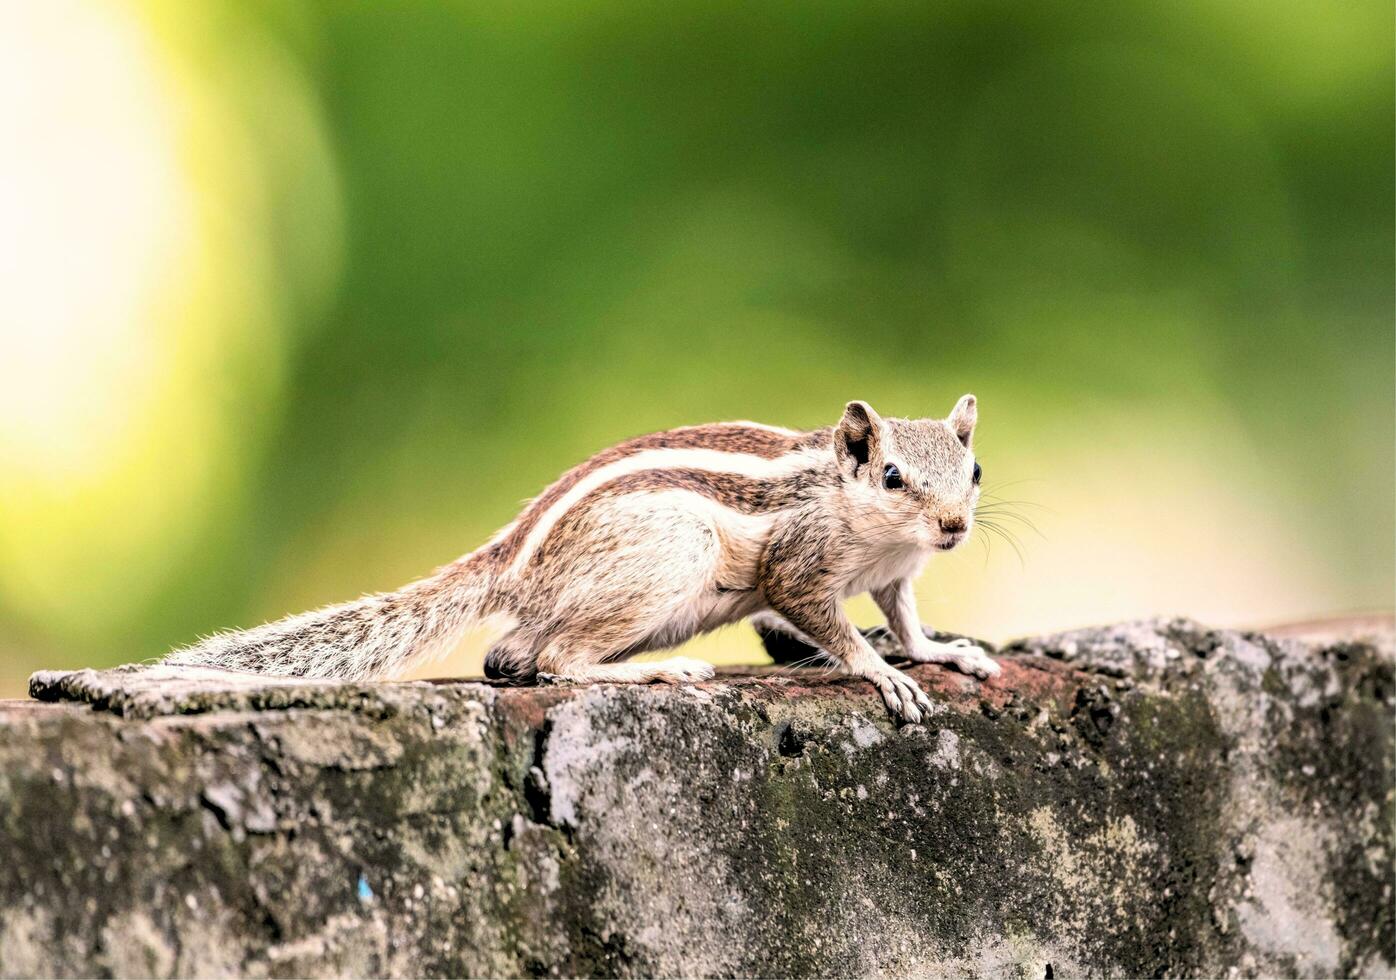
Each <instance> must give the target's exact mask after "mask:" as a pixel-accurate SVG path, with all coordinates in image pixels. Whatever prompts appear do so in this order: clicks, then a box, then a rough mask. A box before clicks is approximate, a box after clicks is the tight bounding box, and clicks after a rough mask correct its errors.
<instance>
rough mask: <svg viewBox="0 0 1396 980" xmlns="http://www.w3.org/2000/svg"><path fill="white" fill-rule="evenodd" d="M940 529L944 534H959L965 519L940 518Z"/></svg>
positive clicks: (963, 527)
mask: <svg viewBox="0 0 1396 980" xmlns="http://www.w3.org/2000/svg"><path fill="white" fill-rule="evenodd" d="M940 529H941V530H942V531H944V532H945V533H946V534H959V533H960V532H961V531H963V530H964V529H965V519H964V518H963V517H942V518H941V519H940Z"/></svg>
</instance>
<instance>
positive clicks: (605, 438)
mask: <svg viewBox="0 0 1396 980" xmlns="http://www.w3.org/2000/svg"><path fill="white" fill-rule="evenodd" d="M1392 38H1393V13H1392V5H1391V3H1390V0H1377V2H1368V0H1353V2H1342V3H1320V2H1315V0H1310V2H1298V3H1296V2H1282V0H1266V2H1263V3H1262V2H1220V3H1219V2H1216V0H1207V2H1188V0H1121V2H1116V3H1110V4H1079V3H1035V4H1025V3H1021V2H1013V3H1001V2H982V0H974V2H954V0H947V2H939V3H934V4H926V3H920V4H912V3H895V2H871V3H869V2H862V3H846V4H845V3H822V2H819V3H806V4H785V3H780V4H777V3H768V4H759V3H758V4H750V3H742V4H729V3H715V2H711V0H705V2H702V3H686V2H674V3H663V4H656V3H643V4H641V3H624V4H623V3H590V4H588V3H524V4H485V3H481V4H470V5H461V4H444V3H406V4H369V3H350V2H324V3H309V2H286V3H265V2H262V3H257V2H253V3H249V2H247V0H236V2H214V0H201V2H199V3H194V4H185V3H174V2H170V3H141V4H125V5H123V4H114V3H108V2H97V0H93V2H89V3H51V4H50V3H46V4H38V3H35V4H9V5H5V7H4V8H3V11H0V123H3V132H5V133H6V134H7V139H6V145H5V147H4V149H3V150H0V342H2V344H3V346H0V694H4V695H11V696H13V695H17V694H19V693H20V692H22V690H23V683H24V678H25V677H26V676H27V674H28V672H29V671H31V670H33V669H35V668H37V667H40V666H54V667H57V666H78V665H106V664H113V663H117V662H121V661H127V660H133V659H142V658H145V657H149V656H153V655H156V654H159V653H161V652H163V651H164V650H166V649H167V648H169V647H171V646H172V645H176V644H182V643H186V642H189V641H191V640H193V639H194V638H195V637H196V636H198V635H199V634H203V633H208V632H211V631H214V630H216V629H219V628H224V627H229V626H234V625H244V626H246V625H252V624H254V623H256V622H260V621H262V620H264V619H267V618H272V617H277V616H280V615H282V614H284V613H288V612H294V611H299V610H301V609H304V608H307V607H310V606H313V605H317V604H322V603H326V602H330V601H335V600H340V599H346V598H349V597H352V596H354V595H356V594H358V593H361V592H364V591H369V590H377V589H386V588H392V587H395V586H396V585H398V584H401V583H402V582H404V581H406V580H408V579H410V578H413V577H416V576H418V575H420V574H422V573H425V572H426V571H428V570H430V569H431V568H432V567H433V566H435V565H437V564H440V563H442V562H445V561H448V560H450V559H452V558H454V557H456V556H457V555H458V554H460V553H462V552H465V551H467V550H469V549H471V548H473V547H475V546H477V545H478V544H480V543H481V542H482V541H483V540H484V539H485V538H486V537H487V536H488V535H489V534H490V533H492V531H493V530H494V529H496V528H497V527H498V526H500V525H502V524H504V523H505V522H507V521H508V520H509V519H510V518H511V517H512V515H513V513H514V512H515V510H516V509H517V506H518V503H519V501H520V500H521V499H523V498H525V497H528V496H531V495H532V494H534V493H536V492H537V491H538V490H539V489H540V488H542V487H543V486H544V485H545V484H546V483H547V482H549V481H550V480H551V479H552V478H553V477H555V476H556V475H557V474H558V473H560V472H561V471H562V470H563V469H565V468H566V467H568V466H570V465H571V464H573V463H575V462H577V461H578V460H580V459H582V458H584V457H585V456H587V455H589V454H590V453H592V452H594V451H595V450H597V449H600V448H602V447H604V446H606V445H607V444H609V443H611V442H614V441H616V440H618V439H621V438H623V437H626V436H629V435H633V434H636V433H639V432H643V431H648V430H653V429H657V428H663V427H669V426H673V425H679V424H685V423H692V422H700V421H709V420H715V419H731V418H755V419H759V420H763V421H767V422H772V423H779V424H785V425H793V426H816V425H822V424H828V423H831V422H833V421H834V420H835V419H836V418H837V416H838V415H839V413H840V411H841V408H842V405H843V403H844V402H845V401H846V400H848V399H850V398H855V397H857V398H866V399H868V400H870V401H871V402H872V403H873V404H874V405H875V406H876V407H877V408H878V409H879V410H880V411H881V412H882V413H883V414H899V415H944V414H945V413H946V412H948V411H949V409H950V407H951V405H952V404H953V402H954V400H955V399H956V397H958V396H959V395H960V394H962V393H963V392H965V391H974V392H975V393H976V394H978V396H979V398H980V400H981V409H980V412H981V415H980V418H981V423H980V435H979V450H980V454H981V459H982V461H983V463H984V467H985V472H986V482H987V483H988V484H989V485H990V486H991V487H992V486H994V485H997V486H998V487H999V488H1000V492H1001V493H1002V494H1003V495H1004V496H1006V497H1010V498H1013V499H1017V500H1023V501H1026V502H1027V503H1025V504H1023V505H1021V512H1022V513H1023V514H1024V515H1026V516H1028V517H1030V518H1032V519H1033V521H1034V522H1035V523H1036V525H1037V527H1038V528H1039V530H1040V532H1041V533H1040V534H1037V533H1033V532H1032V531H1030V530H1027V529H1026V528H1024V530H1025V532H1026V533H1025V534H1024V535H1023V539H1022V542H1021V547H1022V551H1023V558H1022V560H1021V561H1020V560H1019V558H1018V556H1017V555H1015V554H1014V553H1013V551H1012V550H1011V549H1009V548H1007V547H1004V546H1003V543H1001V542H1000V543H999V544H996V545H995V546H994V547H993V548H992V550H988V549H986V548H985V545H984V544H983V543H978V544H975V545H974V547H971V548H969V549H965V550H964V552H963V553H956V554H954V555H951V556H947V557H945V558H944V559H941V560H938V561H937V562H936V563H934V564H933V565H932V568H931V569H930V571H929V572H928V573H927V576H926V578H925V580H924V581H922V582H921V583H920V584H919V592H920V594H921V596H922V600H923V612H924V614H925V616H926V619H927V620H928V621H930V622H933V623H935V624H936V625H938V626H942V627H945V628H950V629H956V630H964V631H971V632H976V633H978V634H981V635H986V636H988V637H990V638H994V639H1002V638H1005V637H1008V636H1010V635H1013V634H1018V633H1023V632H1028V631H1035V630H1043V629H1050V628H1054V627H1060V626H1070V625H1078V624H1084V623H1087V622H1091V621H1099V620H1108V619H1115V618H1121V617H1127V616H1136V615H1143V614H1152V613H1187V614H1191V615H1194V616H1197V617H1200V618H1202V619H1205V620H1208V621H1211V622H1214V623H1217V624H1222V625H1229V624H1263V623H1266V622H1273V621H1279V620H1290V619H1296V618H1305V617H1311V616H1316V615H1323V614H1329V613H1335V612H1342V611H1348V610H1355V609H1373V608H1374V609H1377V610H1383V609H1389V608H1390V607H1391V605H1392V593H1393V536H1394V535H1396V529H1394V528H1393V508H1394V507H1396V503H1394V500H1396V492H1394V491H1393V470H1394V469H1396V460H1393V444H1394V443H1396V433H1394V432H1393V393H1394V392H1396V382H1394V381H1393V358H1394V355H1393V263H1394V262H1396V256H1393V207H1394V206H1396V202H1394V201H1393V94H1392V93H1393V87H1392V81H1393V41H1392ZM857 613H858V615H859V616H860V617H863V618H871V617H870V616H869V607H868V606H867V605H866V603H864V604H861V605H859V606H858V608H857ZM481 642H483V640H482V638H481V637H474V638H472V639H471V640H470V641H469V642H467V643H465V644H463V645H462V646H461V648H460V649H458V650H457V651H455V652H454V653H453V654H452V656H451V657H450V658H449V659H448V660H447V661H446V662H445V663H440V664H436V665H433V666H432V667H430V668H428V669H426V670H424V671H423V672H424V673H437V674H453V673H464V672H470V671H473V670H476V669H478V656H479V649H480V643H481ZM695 650H696V652H697V653H698V654H699V655H706V656H714V657H717V658H720V659H728V660H743V659H759V658H760V656H761V655H760V653H759V651H758V649H757V647H756V645H755V644H754V643H753V641H752V640H751V638H750V637H749V636H748V635H747V633H746V631H744V630H742V629H732V630H728V631H724V632H723V633H721V634H719V635H718V637H717V638H715V639H709V640H706V641H700V643H699V645H698V646H697V647H696V648H695Z"/></svg>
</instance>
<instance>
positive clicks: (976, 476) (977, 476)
mask: <svg viewBox="0 0 1396 980" xmlns="http://www.w3.org/2000/svg"><path fill="white" fill-rule="evenodd" d="M983 475H984V471H983V470H981V469H980V468H979V464H978V463H975V464H974V482H975V483H978V482H979V480H980V478H981V477H982V476H983Z"/></svg>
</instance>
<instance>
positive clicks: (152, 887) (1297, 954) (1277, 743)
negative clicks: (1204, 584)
mask: <svg viewBox="0 0 1396 980" xmlns="http://www.w3.org/2000/svg"><path fill="white" fill-rule="evenodd" d="M1004 662H1005V670H1004V673H1003V676H1002V677H1001V678H1000V679H999V680H997V681H995V682H994V683H992V684H980V683H979V682H977V681H974V680H971V679H968V678H964V677H961V676H959V675H957V674H952V673H948V672H945V671H942V670H939V669H936V668H929V667H922V668H916V669H915V670H914V671H913V673H915V675H916V676H917V677H919V678H920V679H921V681H922V682H923V684H924V685H925V686H926V687H927V689H928V691H929V692H930V693H931V697H932V700H933V701H934V702H935V703H936V706H937V710H936V711H935V712H934V714H933V715H932V716H931V717H930V718H929V719H928V720H927V721H926V723H924V724H921V725H907V726H902V727H900V728H899V727H897V726H896V725H895V724H894V723H893V722H892V720H891V719H890V718H888V717H887V716H886V714H885V713H884V711H883V709H882V707H881V704H880V702H879V701H878V700H877V699H876V697H875V696H874V695H873V694H872V692H871V690H870V689H869V688H868V687H867V686H866V685H864V684H860V683H858V682H856V681H847V680H842V679H837V678H829V677H826V676H824V675H823V674H822V673H821V672H815V671H786V672H785V673H784V674H777V673H774V672H769V671H767V672H762V671H753V672H745V673H733V674H726V675H722V676H720V677H719V678H718V679H717V680H716V681H715V682H713V683H708V684H703V685H699V686H696V687H686V688H677V689H676V688H668V687H618V686H598V687H590V688H563V687H552V688H548V687H544V688H531V689H505V688H497V687H492V686H488V685H485V684H482V683H465V682H460V683H455V682H453V683H442V684H430V683H401V684H384V685H373V686H369V685H345V684H321V683H305V682H272V681H267V680H265V679H262V680H246V679H243V680H240V679H238V678H236V677H230V676H229V675H221V676H220V675H213V674H208V675H198V674H193V675H191V674H187V673H186V674H182V675H173V674H171V673H169V672H168V671H163V670H161V669H158V668H156V669H146V670H129V671H107V672H100V673H97V672H90V671H83V672H78V673H72V674H40V675H36V677H35V678H34V681H33V683H32V691H33V694H34V695H35V696H36V697H37V698H40V699H42V700H43V701H48V702H56V703H50V704H38V703H34V702H8V703H5V704H4V705H3V707H0V731H3V736H0V974H4V975H18V976H31V975H56V974H60V975H67V974H72V975H92V974H117V975H157V976H164V975H211V974H245V975H323V974H348V975H365V976H366V975H481V976H483V975H515V974H564V975H571V974H583V975H585V974H625V975H629V974H684V975H697V974H703V975H722V974H761V975H788V974H795V975H800V974H869V973H884V974H901V975H917V976H923V975H977V974H985V973H987V974H991V975H1008V976H1022V977H1050V976H1055V977H1065V976H1071V975H1077V974H1083V975H1130V976H1144V975H1156V974H1169V975H1210V976H1221V975H1227V974H1229V973H1230V974H1237V973H1239V974H1241V975H1259V974H1269V975H1273V974H1286V975H1288V974H1298V975H1330V974H1354V973H1356V974H1368V975H1390V974H1392V972H1393V961H1396V951H1393V945H1394V944H1396V938H1394V937H1393V917H1394V916H1396V912H1394V911H1393V894H1392V878H1393V863H1392V859H1393V855H1392V832H1393V737H1392V736H1393V727H1392V718H1393V715H1392V711H1393V696H1394V694H1393V666H1392V665H1393V643H1392V638H1391V636H1390V635H1384V636H1382V637H1379V638H1377V639H1375V640H1370V641H1362V642H1342V643H1335V644H1314V645H1306V644H1304V643H1300V642H1297V641H1292V640H1285V641H1281V640H1276V639H1271V638H1266V637H1262V636H1257V635H1242V634H1235V633H1223V632H1215V631H1210V630H1207V629H1204V628H1202V627H1199V626H1197V625H1195V624H1191V623H1187V622H1182V621H1175V622H1169V623H1163V622H1159V623H1146V624H1134V625H1128V626H1121V627H1116V628H1112V629H1105V630H1087V631H1081V632H1078V633H1074V634H1067V635H1063V636H1058V637H1052V638H1047V639H1041V640H1034V641H1029V642H1026V643H1023V644H1020V645H1018V646H1016V647H1014V648H1012V649H1011V650H1009V651H1007V656H1006V658H1005V661H1004Z"/></svg>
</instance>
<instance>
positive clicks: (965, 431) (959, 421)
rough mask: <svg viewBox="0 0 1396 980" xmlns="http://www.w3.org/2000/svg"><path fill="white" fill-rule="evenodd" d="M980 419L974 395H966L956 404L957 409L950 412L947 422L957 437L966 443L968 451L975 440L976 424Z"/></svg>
mask: <svg viewBox="0 0 1396 980" xmlns="http://www.w3.org/2000/svg"><path fill="white" fill-rule="evenodd" d="M978 418H979V409H978V405H977V403H976V402H975V400H974V396H973V395H965V396H964V397H963V398H961V399H960V400H959V401H957V402H956V403H955V407H954V408H953V409H951V411H950V417H949V418H948V419H946V420H945V421H946V422H948V423H950V430H951V431H952V432H954V433H955V437H956V438H957V439H959V440H960V442H962V443H964V446H965V448H966V449H968V448H969V443H970V440H971V439H973V438H974V423H975V422H976V421H977V420H978Z"/></svg>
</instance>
